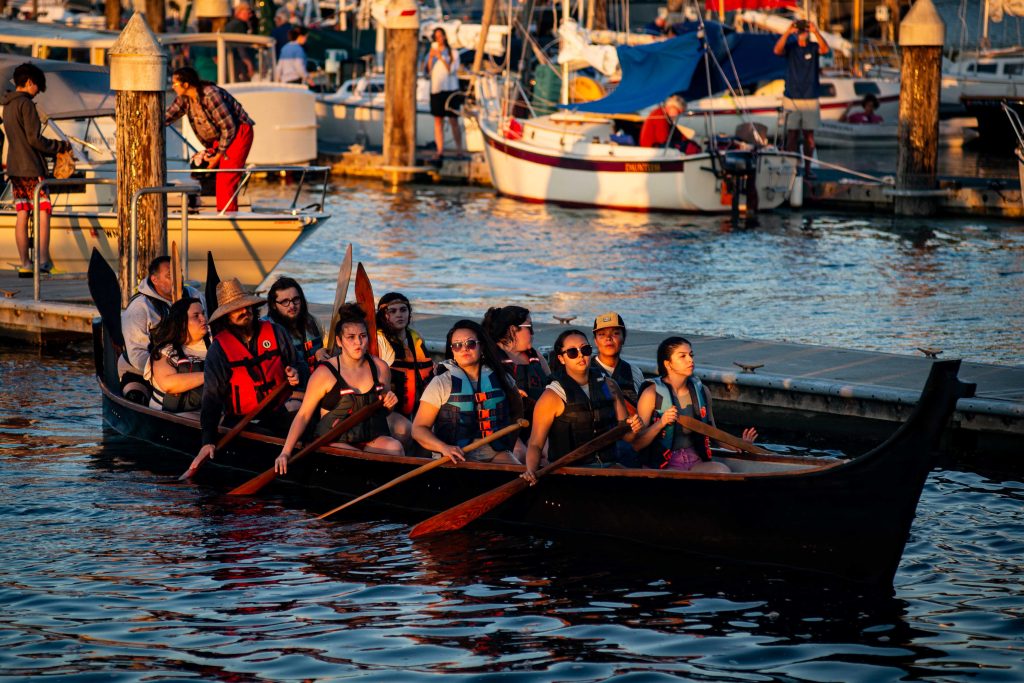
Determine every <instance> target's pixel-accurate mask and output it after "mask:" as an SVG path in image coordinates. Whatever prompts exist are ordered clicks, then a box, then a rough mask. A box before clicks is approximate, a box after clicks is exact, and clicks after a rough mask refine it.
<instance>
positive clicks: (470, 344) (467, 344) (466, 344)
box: [452, 339, 480, 351]
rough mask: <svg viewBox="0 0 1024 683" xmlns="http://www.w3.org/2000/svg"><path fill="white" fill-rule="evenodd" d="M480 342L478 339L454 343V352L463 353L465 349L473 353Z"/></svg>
mask: <svg viewBox="0 0 1024 683" xmlns="http://www.w3.org/2000/svg"><path fill="white" fill-rule="evenodd" d="M479 343H480V342H478V341H477V340H476V339H467V340H466V341H460V342H452V351H461V350H462V349H463V348H465V349H466V350H467V351H472V350H473V349H475V348H476V347H477V345H478V344H479Z"/></svg>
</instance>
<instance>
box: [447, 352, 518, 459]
mask: <svg viewBox="0 0 1024 683" xmlns="http://www.w3.org/2000/svg"><path fill="white" fill-rule="evenodd" d="M438 371H439V372H445V371H447V372H449V373H450V374H451V377H452V393H451V395H449V396H448V401H447V402H446V403H445V404H444V405H443V406H441V407H440V408H439V409H438V411H437V418H436V419H435V420H434V434H436V435H437V438H439V439H441V441H444V442H445V443H450V444H454V445H456V446H460V447H461V446H465V445H466V444H468V443H470V442H471V441H475V440H476V439H479V438H481V437H484V436H488V435H490V434H493V433H494V432H496V431H498V430H499V429H502V428H504V427H507V426H508V425H509V424H510V423H511V411H510V410H509V402H508V397H507V396H505V390H504V389H502V386H501V382H500V381H499V380H498V377H497V376H496V375H495V374H494V372H492V371H491V369H490V368H488V367H486V366H483V365H481V366H480V383H479V385H478V386H474V385H473V381H472V380H470V379H469V376H468V375H466V373H465V371H464V370H463V369H462V368H460V367H459V366H458V365H456V364H454V363H442V364H441V365H440V366H439V367H438ZM514 439H515V437H514V436H513V437H511V438H510V437H507V436H506V437H503V438H501V439H496V440H495V441H492V442H491V448H493V449H494V450H495V451H507V450H511V449H512V447H513V445H514V444H515V441H514Z"/></svg>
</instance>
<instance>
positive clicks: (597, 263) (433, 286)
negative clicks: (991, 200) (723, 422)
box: [221, 180, 1024, 365]
mask: <svg viewBox="0 0 1024 683" xmlns="http://www.w3.org/2000/svg"><path fill="white" fill-rule="evenodd" d="M264 191H269V190H267V189H264ZM281 191H282V192H283V191H285V188H282V189H281ZM328 207H329V211H330V212H331V213H332V215H333V217H332V218H331V219H330V221H328V222H327V223H325V224H324V225H322V226H320V227H319V228H317V229H316V230H315V231H314V232H313V233H312V234H311V235H310V236H309V237H308V238H307V239H306V240H304V241H303V242H302V243H301V244H299V245H298V246H297V247H296V248H295V249H294V250H293V251H292V252H291V253H290V254H289V256H288V257H286V258H285V259H284V261H282V263H281V264H280V265H279V267H278V268H277V270H276V271H275V272H274V273H272V274H271V277H270V278H269V279H268V283H269V282H272V281H273V279H274V278H275V277H276V275H278V274H289V275H293V276H295V277H297V278H298V279H299V280H300V281H301V282H302V283H303V286H304V287H305V289H306V293H307V296H309V298H310V299H312V300H314V301H319V302H323V303H330V302H331V301H332V300H333V299H334V289H335V282H336V279H337V270H338V265H339V264H340V262H341V259H342V256H343V254H344V249H345V246H346V245H347V244H348V243H350V242H351V243H352V244H353V245H354V251H355V258H356V260H357V261H362V262H363V263H364V264H365V266H366V269H367V271H368V273H369V275H370V278H371V279H372V281H373V285H374V291H375V293H376V294H377V295H378V296H380V295H381V294H383V293H384V292H387V291H392V290H397V291H402V292H404V293H405V294H406V295H407V296H409V298H410V299H411V300H412V302H413V305H414V307H418V308H419V309H420V310H423V311H430V312H443V313H453V314H465V315H469V316H473V317H479V316H482V315H483V312H484V311H485V310H486V309H487V307H489V306H495V305H504V304H509V303H517V304H520V305H524V306H526V307H527V308H530V309H531V310H532V311H533V313H534V318H535V319H536V320H541V321H548V322H552V321H553V319H552V317H551V316H552V315H559V316H572V315H575V316H578V319H577V320H578V323H577V324H580V325H582V326H585V327H586V326H589V322H590V321H592V320H593V318H594V317H595V315H597V314H599V313H602V312H604V311H607V310H615V311H618V312H619V313H620V314H621V315H622V316H623V318H624V319H625V320H626V322H627V324H628V325H629V326H631V327H633V328H643V329H650V330H656V331H664V332H677V333H684V334H685V333H689V334H706V335H733V336H737V337H747V338H756V339H766V340H788V341H795V342H806V343H815V344H828V345H831V346H840V347H847V348H857V349H868V350H878V351H887V352H892V353H903V354H910V353H916V351H915V349H916V348H917V347H921V346H924V347H932V348H939V349H942V350H943V351H944V353H943V357H944V358H948V357H963V358H967V359H970V360H977V361H990V362H1000V363H1008V364H1013V365H1017V364H1020V363H1021V349H1022V345H1021V341H1020V340H1021V338H1022V335H1024V304H1022V303H1021V302H1022V299H1024V297H1022V293H1024V226H1022V225H1020V224H1018V223H1015V222H1011V221H1000V220H994V219H904V220H898V221H897V220H893V219H892V218H891V217H885V216H871V215H857V214H849V213H840V212H834V211H833V212H828V211H817V210H809V211H804V212H801V213H796V212H790V211H785V210H782V211H777V212H775V213H766V214H764V215H762V217H761V219H760V227H757V228H756V229H738V228H735V227H734V226H733V225H732V224H731V222H730V220H729V218H728V217H708V216H689V215H678V214H636V213H626V212H619V211H602V210H579V209H569V208H561V207H557V206H547V205H539V204H529V203H523V202H519V201H516V200H513V199H508V198H504V197H500V196H498V195H496V194H495V193H494V192H493V191H492V190H490V189H482V188H463V187H444V186H422V185H414V186H406V187H401V188H399V189H397V190H395V191H390V190H389V189H387V188H386V187H385V186H384V185H383V184H381V183H377V182H365V181H363V182H356V181H348V182H346V181H344V180H338V181H334V182H333V183H332V185H331V187H330V198H329V202H328ZM221 275H222V276H224V275H230V274H224V273H222V274H221ZM266 286H269V284H268V285H266ZM349 296H350V297H352V296H353V294H351V292H350V295H349ZM697 352H698V354H699V349H697Z"/></svg>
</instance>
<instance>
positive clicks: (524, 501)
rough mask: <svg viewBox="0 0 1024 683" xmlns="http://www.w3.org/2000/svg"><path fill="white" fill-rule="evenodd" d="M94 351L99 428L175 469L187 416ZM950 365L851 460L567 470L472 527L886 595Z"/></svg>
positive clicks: (391, 497) (478, 475)
mask: <svg viewBox="0 0 1024 683" xmlns="http://www.w3.org/2000/svg"><path fill="white" fill-rule="evenodd" d="M98 330H99V326H98V325H97V331H98ZM95 350H96V360H97V375H98V377H99V380H100V387H101V390H102V394H103V418H104V421H105V422H106V423H107V424H108V425H109V426H110V427H112V428H113V429H114V430H116V431H118V432H120V433H121V434H124V435H127V436H131V437H135V438H138V439H141V440H143V441H146V442H149V443H152V444H156V445H158V446H162V447H165V448H168V449H171V450H174V451H178V452H179V453H180V454H181V455H180V464H181V467H182V468H184V467H186V466H187V465H188V462H189V460H190V459H191V458H192V457H193V456H194V455H195V453H196V452H197V451H198V450H199V446H200V432H199V424H198V420H197V419H196V417H195V416H194V414H193V416H192V417H189V416H184V415H173V414H168V413H163V412H160V411H156V410H151V409H149V408H145V407H142V406H139V405H136V404H133V403H131V402H129V401H126V400H125V399H124V398H122V397H121V396H120V395H119V394H118V393H117V391H116V383H114V384H112V385H111V384H109V382H108V381H105V380H104V367H107V368H110V367H113V365H112V364H111V363H112V358H111V353H112V352H111V350H110V348H109V345H106V344H104V342H103V340H101V333H98V334H97V335H96V345H95ZM959 365H960V362H959V361H942V362H936V363H934V364H933V365H932V370H931V374H930V375H929V377H928V381H927V383H926V385H925V388H924V391H923V392H922V394H921V398H920V400H919V402H918V404H917V406H916V408H915V409H914V412H913V414H912V415H911V416H910V418H909V419H908V420H907V422H906V423H905V424H904V425H903V426H902V427H900V428H899V430H898V431H897V432H896V433H895V434H894V435H893V436H892V437H890V438H889V439H888V440H887V441H886V442H885V443H883V444H882V445H880V446H878V447H877V448H875V449H874V450H871V451H869V452H868V453H865V454H864V455H861V456H859V457H856V458H853V459H850V460H832V459H825V460H821V459H807V458H793V457H783V456H758V457H749V456H743V457H742V458H741V457H739V456H731V457H729V458H728V459H727V461H728V463H729V464H730V466H731V467H732V468H734V470H737V471H736V472H734V473H732V474H726V475H722V474H692V473H681V472H660V471H657V470H622V469H619V470H598V469H589V468H579V467H568V468H565V469H563V470H561V471H558V472H556V473H555V474H552V475H551V476H549V477H546V478H544V479H542V480H541V481H540V482H539V483H538V484H537V486H535V487H533V488H531V489H529V490H528V491H526V492H525V493H523V494H520V495H518V496H516V497H514V498H513V499H512V500H510V501H509V502H508V503H506V504H504V505H502V506H500V507H498V508H497V509H495V510H494V511H493V512H492V513H491V514H490V516H489V517H486V518H485V519H492V520H499V521H501V522H504V523H511V524H521V525H527V526H529V527H532V528H536V529H553V530H558V531H563V532H570V533H573V534H590V535H597V536H605V537H611V538H615V539H625V540H628V541H631V542H639V543H644V544H649V545H652V546H656V547H659V548H664V549H666V550H668V551H679V552H682V553H695V554H699V555H704V556H710V557H717V558H724V559H728V560H734V561H740V562H746V563H756V564H764V565H775V566H783V567H789V568H796V569H800V570H806V571H811V572H819V573H824V574H828V575H832V576H836V577H840V578H842V579H847V580H850V581H853V582H856V583H861V584H870V585H873V586H876V587H885V586H888V587H891V586H892V580H893V576H894V575H895V573H896V568H897V566H898V564H899V561H900V557H901V556H902V554H903V547H904V545H905V544H906V541H907V537H908V535H909V533H910V527H911V523H912V522H913V519H914V514H915V511H916V508H917V503H918V499H919V498H920V495H921V489H922V488H923V486H924V482H925V479H926V477H927V476H928V472H929V471H930V470H931V468H932V466H933V464H934V462H935V459H936V457H937V455H938V441H939V435H940V434H941V433H942V430H943V428H944V427H945V425H946V422H947V420H948V419H949V416H950V415H951V414H952V411H953V408H954V406H955V404H956V401H957V399H959V398H962V397H966V396H970V395H972V394H973V388H974V386H973V385H969V384H964V383H962V382H960V381H959V380H958V379H957V371H958V369H959ZM110 386H113V387H115V389H113V390H112V389H111V388H110ZM281 442H282V440H281V439H279V438H273V437H269V436H265V435H260V434H255V433H250V432H242V435H241V436H239V437H238V438H236V439H235V441H234V442H233V444H232V445H230V446H229V447H228V448H227V449H226V450H225V452H218V454H217V459H216V460H215V461H213V465H215V466H217V467H219V468H225V467H227V468H237V469H239V470H244V471H245V472H246V473H249V474H248V475H246V478H248V476H250V475H251V473H258V472H262V471H264V470H266V469H267V468H269V467H271V466H272V462H273V459H274V458H275V457H276V456H277V454H278V453H279V450H280V444H281ZM423 462H424V460H423V459H422V458H415V457H393V456H382V455H374V454H367V453H358V452H352V451H342V450H338V449H333V448H324V449H323V450H322V451H320V452H318V453H316V454H313V455H310V456H309V457H307V458H306V459H305V460H303V461H300V463H297V464H296V465H295V467H294V468H293V470H292V471H290V472H289V474H288V476H287V477H285V478H284V479H285V480H286V481H290V482H292V483H295V484H299V485H305V486H309V487H313V488H316V489H320V490H322V491H327V492H331V494H332V495H333V494H336V496H337V499H338V500H337V502H339V503H340V502H343V501H344V500H346V499H350V498H353V497H355V496H357V495H359V494H362V493H365V492H366V491H369V490H370V489H373V488H375V487H377V486H380V485H381V484H384V483H386V482H388V481H390V480H391V479H393V478H395V477H397V476H399V475H401V474H403V473H405V472H408V471H409V470H410V469H412V468H413V467H416V466H419V465H421V464H423ZM208 466H209V465H208ZM520 471H521V468H520V467H518V466H514V465H489V464H478V463H466V464H464V465H462V466H459V467H451V466H443V467H439V468H437V469H435V470H433V471H431V472H429V473H428V474H425V475H423V476H421V477H418V478H417V479H414V480H412V481H409V482H407V483H404V484H402V485H400V486H397V487H395V488H392V489H390V490H388V491H385V492H384V493H382V494H380V495H379V496H377V497H375V498H374V501H375V502H376V503H377V504H384V505H388V506H395V507H399V508H403V509H405V510H412V511H416V512H417V513H422V514H423V516H424V517H425V516H427V514H428V513H434V512H437V511H440V510H444V509H447V508H449V507H451V506H453V505H455V504H457V503H460V502H462V501H465V500H467V499H469V498H471V497H473V496H475V495H477V494H479V493H483V492H485V491H488V490H490V489H492V488H494V487H496V486H499V485H501V484H504V483H506V482H507V481H509V480H510V479H511V478H512V477H515V476H517V474H518V473H519V472H520ZM240 478H241V473H239V479H240Z"/></svg>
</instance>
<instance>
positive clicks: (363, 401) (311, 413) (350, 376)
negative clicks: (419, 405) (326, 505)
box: [274, 304, 404, 474]
mask: <svg viewBox="0 0 1024 683" xmlns="http://www.w3.org/2000/svg"><path fill="white" fill-rule="evenodd" d="M334 336H335V337H337V341H338V348H339V349H341V353H340V354H339V355H338V356H335V357H334V358H331V359H330V360H328V361H325V362H323V363H320V365H319V366H317V369H316V371H315V372H314V373H313V376H312V377H310V378H309V384H308V386H307V387H306V394H305V395H304V396H303V398H302V406H301V407H300V408H299V412H298V413H297V414H296V415H295V420H294V421H293V422H292V426H291V429H289V430H288V437H287V438H286V439H285V442H284V446H282V447H281V454H280V455H279V456H277V460H275V461H274V469H275V470H276V471H277V473H278V474H287V473H288V458H289V456H291V454H292V451H293V450H294V449H295V444H296V443H297V442H298V441H299V438H300V437H301V436H302V434H303V432H305V431H306V427H307V426H308V425H309V423H310V422H311V421H312V420H314V419H319V420H320V421H319V422H318V423H317V426H316V435H317V436H322V435H324V434H326V433H327V432H329V431H330V430H331V428H332V427H334V425H335V424H337V423H338V422H340V421H342V420H344V419H345V418H346V417H348V416H349V415H351V414H352V413H355V412H357V411H359V410H361V409H362V408H365V407H366V406H368V405H370V404H371V403H373V402H374V401H376V400H377V399H378V398H383V399H384V407H385V408H386V409H387V410H391V409H392V408H394V407H395V406H396V405H397V404H398V397H397V396H395V394H394V392H393V391H391V389H390V386H391V371H390V370H389V369H388V366H387V363H385V362H384V361H382V360H381V359H380V358H377V357H376V356H371V355H370V353H369V348H370V337H369V333H368V332H367V329H366V314H365V313H364V312H363V309H362V308H360V307H359V306H358V305H357V304H345V305H343V306H342V307H341V308H340V309H339V315H338V323H337V324H336V325H335V326H334ZM336 444H337V445H338V446H339V447H341V448H348V449H353V450H355V449H360V450H364V451H368V452H370V453H384V454H387V455H402V454H403V453H404V451H403V450H402V445H401V444H400V443H399V442H398V441H397V440H396V439H394V438H392V436H391V431H390V429H389V428H388V418H387V413H386V412H384V411H377V412H376V413H374V414H373V415H372V416H370V418H369V419H367V420H365V421H363V422H362V423H361V424H359V425H356V426H355V427H353V428H352V429H350V430H349V431H347V432H345V433H344V434H340V435H339V436H338V438H337V440H336Z"/></svg>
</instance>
